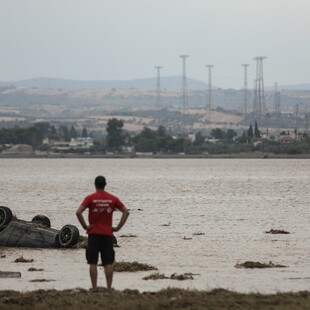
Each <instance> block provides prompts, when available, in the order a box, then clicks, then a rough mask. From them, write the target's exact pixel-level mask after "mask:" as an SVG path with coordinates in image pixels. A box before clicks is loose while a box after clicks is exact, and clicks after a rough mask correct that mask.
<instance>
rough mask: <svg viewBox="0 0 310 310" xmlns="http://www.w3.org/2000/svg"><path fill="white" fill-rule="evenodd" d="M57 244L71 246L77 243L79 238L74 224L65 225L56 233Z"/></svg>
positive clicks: (65, 246) (64, 246)
mask: <svg viewBox="0 0 310 310" xmlns="http://www.w3.org/2000/svg"><path fill="white" fill-rule="evenodd" d="M58 238H59V244H60V246H61V247H63V248H71V247H73V246H75V245H76V244H77V242H78V241H79V238H80V233H79V230H78V228H77V227H76V226H74V225H65V226H64V227H63V228H62V229H61V230H60V232H59V235H58Z"/></svg>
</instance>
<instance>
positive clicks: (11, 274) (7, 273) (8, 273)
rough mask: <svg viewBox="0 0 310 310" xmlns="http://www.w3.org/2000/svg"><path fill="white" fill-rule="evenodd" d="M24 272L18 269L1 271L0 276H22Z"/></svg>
mask: <svg viewBox="0 0 310 310" xmlns="http://www.w3.org/2000/svg"><path fill="white" fill-rule="evenodd" d="M21 276H22V274H21V273H20V272H16V271H0V278H5V279H6V278H20V277H21Z"/></svg>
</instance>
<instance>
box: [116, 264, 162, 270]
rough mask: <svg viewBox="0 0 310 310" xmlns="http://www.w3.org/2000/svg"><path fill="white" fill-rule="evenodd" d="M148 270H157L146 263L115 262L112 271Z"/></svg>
mask: <svg viewBox="0 0 310 310" xmlns="http://www.w3.org/2000/svg"><path fill="white" fill-rule="evenodd" d="M148 270H157V268H156V267H154V266H151V265H148V264H141V263H138V262H132V263H130V262H116V263H115V264H114V271H116V272H136V271H148Z"/></svg>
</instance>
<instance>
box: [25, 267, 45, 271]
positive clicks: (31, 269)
mask: <svg viewBox="0 0 310 310" xmlns="http://www.w3.org/2000/svg"><path fill="white" fill-rule="evenodd" d="M43 270H44V269H43V268H38V269H37V268H34V267H31V268H29V269H28V271H43Z"/></svg>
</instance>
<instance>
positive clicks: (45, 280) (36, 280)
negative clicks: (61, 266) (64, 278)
mask: <svg viewBox="0 0 310 310" xmlns="http://www.w3.org/2000/svg"><path fill="white" fill-rule="evenodd" d="M53 281H55V280H47V279H33V280H30V281H29V282H53Z"/></svg>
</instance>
